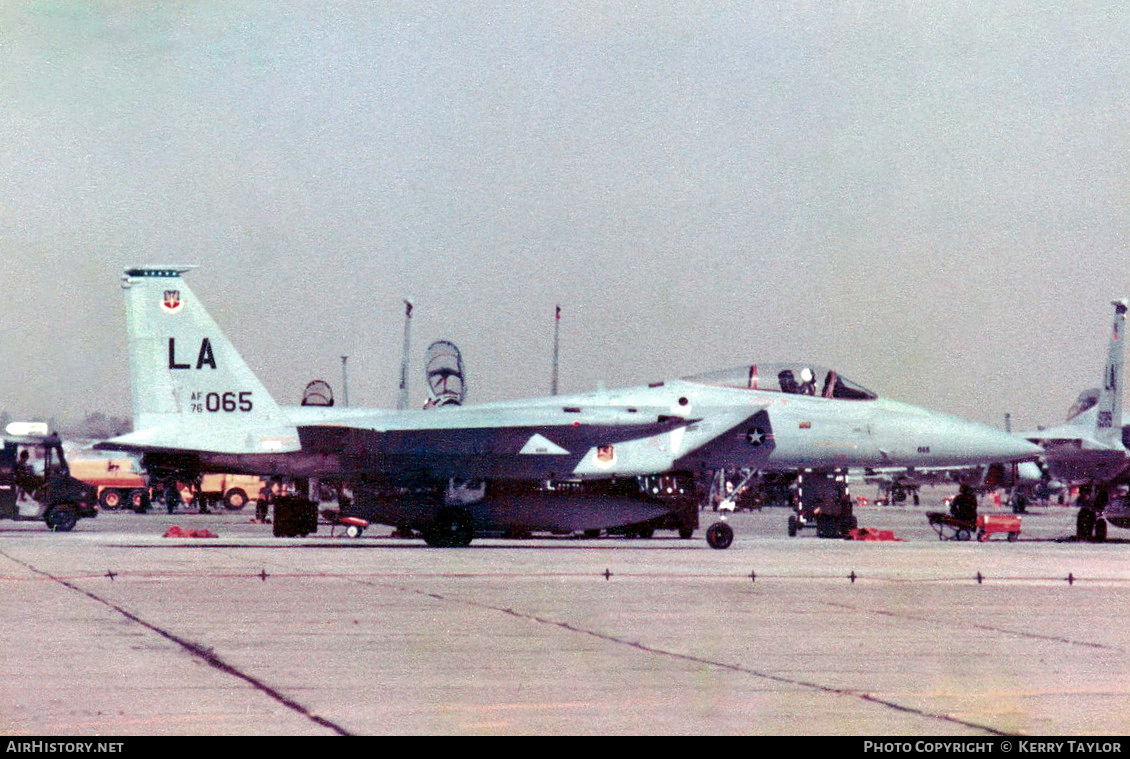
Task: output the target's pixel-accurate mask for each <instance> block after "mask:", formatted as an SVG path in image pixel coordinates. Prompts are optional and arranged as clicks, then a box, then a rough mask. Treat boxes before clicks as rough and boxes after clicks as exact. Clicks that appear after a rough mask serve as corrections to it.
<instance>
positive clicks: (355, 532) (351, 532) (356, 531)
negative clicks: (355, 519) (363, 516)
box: [345, 524, 365, 538]
mask: <svg viewBox="0 0 1130 759" xmlns="http://www.w3.org/2000/svg"><path fill="white" fill-rule="evenodd" d="M363 532H365V528H364V527H361V526H360V525H356V524H351V525H349V526H348V527H346V528H345V534H346V535H347V536H349V537H351V538H359V537H361V533H363Z"/></svg>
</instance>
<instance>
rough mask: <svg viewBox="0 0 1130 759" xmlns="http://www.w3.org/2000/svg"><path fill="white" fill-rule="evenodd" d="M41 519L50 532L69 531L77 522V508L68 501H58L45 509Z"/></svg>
mask: <svg viewBox="0 0 1130 759" xmlns="http://www.w3.org/2000/svg"><path fill="white" fill-rule="evenodd" d="M43 521H44V522H46V523H47V526H48V527H49V528H51V531H52V532H70V531H71V530H73V529H74V528H75V525H76V524H78V509H76V508H75V507H74V506H72V505H71V504H69V503H58V504H55V505H54V506H52V507H51V508H49V509H47V513H46V514H44V515H43Z"/></svg>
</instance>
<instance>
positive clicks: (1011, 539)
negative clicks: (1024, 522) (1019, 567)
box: [1008, 532, 1020, 543]
mask: <svg viewBox="0 0 1130 759" xmlns="http://www.w3.org/2000/svg"><path fill="white" fill-rule="evenodd" d="M1019 537H1020V533H1019V532H1010V533H1009V534H1008V542H1009V543H1015V542H1016V539H1017V538H1019Z"/></svg>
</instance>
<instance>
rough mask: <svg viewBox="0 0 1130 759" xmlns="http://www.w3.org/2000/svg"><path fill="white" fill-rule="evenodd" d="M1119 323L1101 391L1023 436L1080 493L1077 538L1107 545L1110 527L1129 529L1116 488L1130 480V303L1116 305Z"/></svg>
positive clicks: (1129, 516) (1127, 511)
mask: <svg viewBox="0 0 1130 759" xmlns="http://www.w3.org/2000/svg"><path fill="white" fill-rule="evenodd" d="M1111 305H1113V306H1114V320H1113V323H1112V324H1111V332H1110V343H1109V346H1108V348H1107V360H1106V365H1105V366H1104V367H1103V384H1102V388H1101V389H1092V390H1084V391H1083V392H1082V393H1080V395H1079V398H1078V399H1077V400H1076V401H1075V403H1074V405H1073V406H1072V407H1071V409H1070V410H1069V411H1068V414H1067V421H1066V422H1065V423H1064V424H1061V425H1058V426H1055V427H1050V428H1047V429H1039V430H1035V431H1032V432H1025V433H1021V436H1022V437H1024V438H1025V439H1026V440H1029V441H1031V442H1033V443H1037V444H1039V445H1040V446H1041V447H1042V448H1043V449H1044V460H1045V462H1046V465H1047V469H1048V473H1049V474H1050V476H1051V477H1053V478H1054V479H1056V480H1060V481H1062V482H1065V483H1070V484H1072V485H1081V486H1083V487H1082V488H1081V490H1080V500H1079V502H1078V503H1079V515H1078V519H1077V532H1078V537H1079V538H1080V539H1084V540H1090V539H1094V540H1098V541H1102V540H1105V539H1106V528H1107V522H1110V523H1111V524H1114V525H1115V526H1118V527H1130V504H1128V503H1127V498H1126V496H1125V494H1117V493H1115V492H1114V488H1115V487H1116V486H1117V485H1118V484H1119V483H1120V482H1124V481H1125V480H1126V479H1127V477H1128V476H1130V450H1127V447H1126V443H1127V441H1128V440H1130V430H1128V429H1127V427H1126V425H1125V420H1124V419H1123V417H1122V365H1123V344H1124V342H1125V339H1126V334H1125V333H1126V312H1127V309H1128V307H1130V300H1127V299H1125V298H1123V299H1122V300H1116V301H1112V303H1111Z"/></svg>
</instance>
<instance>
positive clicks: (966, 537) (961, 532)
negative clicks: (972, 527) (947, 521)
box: [954, 527, 972, 541]
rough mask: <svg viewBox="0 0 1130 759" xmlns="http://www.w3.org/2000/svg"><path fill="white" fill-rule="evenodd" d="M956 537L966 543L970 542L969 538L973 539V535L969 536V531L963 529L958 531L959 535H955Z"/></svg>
mask: <svg viewBox="0 0 1130 759" xmlns="http://www.w3.org/2000/svg"><path fill="white" fill-rule="evenodd" d="M954 537H956V538H957V539H958V540H962V541H964V540H969V538H971V537H972V535H970V534H969V530H967V529H965V528H964V527H962V528H961V529H959V530H958V531H957V533H956V534H955V535H954Z"/></svg>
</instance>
